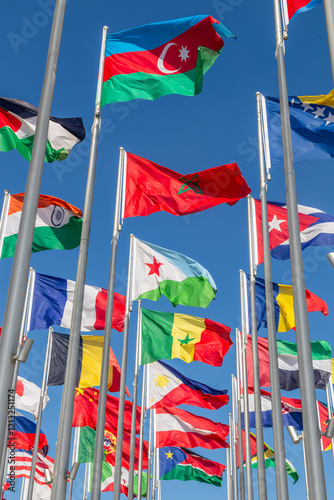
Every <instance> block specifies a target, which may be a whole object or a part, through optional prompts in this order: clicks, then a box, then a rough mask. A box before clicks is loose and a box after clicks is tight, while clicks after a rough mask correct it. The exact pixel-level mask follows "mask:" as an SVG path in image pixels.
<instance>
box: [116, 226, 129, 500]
mask: <svg viewBox="0 0 334 500" xmlns="http://www.w3.org/2000/svg"><path fill="white" fill-rule="evenodd" d="M132 261H133V234H130V250H129V267H128V281H127V286H126V301H125V318H124V332H123V352H122V367H121V383H120V389H119V406H118V422H117V438H116V458H115V482H114V493H113V500H119V498H120V494H121V473H122V450H123V427H124V400H125V382H126V368H127V361H128V343H129V322H130V312H131V310H132V297H131V296H132V293H131V288H132V267H133V263H132Z"/></svg>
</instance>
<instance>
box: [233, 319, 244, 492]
mask: <svg viewBox="0 0 334 500" xmlns="http://www.w3.org/2000/svg"><path fill="white" fill-rule="evenodd" d="M235 348H236V358H237V379H236V386H237V413H238V451H239V489H240V500H245V494H246V493H245V479H244V476H245V475H244V447H243V443H242V424H241V394H240V379H241V377H240V372H241V366H240V346H239V330H238V329H237V328H236V329H235Z"/></svg>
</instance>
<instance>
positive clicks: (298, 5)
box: [281, 0, 320, 26]
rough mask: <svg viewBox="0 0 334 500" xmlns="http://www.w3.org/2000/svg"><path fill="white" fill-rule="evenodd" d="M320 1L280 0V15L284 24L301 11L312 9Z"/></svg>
mask: <svg viewBox="0 0 334 500" xmlns="http://www.w3.org/2000/svg"><path fill="white" fill-rule="evenodd" d="M318 3H320V0H282V3H281V5H282V15H283V19H284V23H285V26H287V25H288V24H289V22H290V21H291V19H292V18H293V17H295V16H297V15H298V14H300V13H301V12H306V11H307V10H310V9H313V7H316V6H317V5H318Z"/></svg>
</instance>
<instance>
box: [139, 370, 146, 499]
mask: <svg viewBox="0 0 334 500" xmlns="http://www.w3.org/2000/svg"><path fill="white" fill-rule="evenodd" d="M145 381H146V365H144V366H143V377H142V390H141V407H140V433H139V457H138V488H137V491H138V492H139V493H138V494H137V496H138V495H141V490H142V482H143V480H142V478H143V441H144V424H145V418H146V409H145V392H146V390H145V389H146V384H145ZM147 476H148V474H147ZM147 482H148V477H147V479H146V483H147ZM146 487H147V486H146Z"/></svg>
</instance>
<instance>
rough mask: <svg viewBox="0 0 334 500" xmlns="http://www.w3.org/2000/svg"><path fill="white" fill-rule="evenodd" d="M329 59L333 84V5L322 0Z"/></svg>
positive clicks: (328, 0) (329, 1)
mask: <svg viewBox="0 0 334 500" xmlns="http://www.w3.org/2000/svg"><path fill="white" fill-rule="evenodd" d="M324 9H325V18H326V28H327V38H328V47H329V57H330V61H331V69H332V79H333V82H334V5H333V0H324Z"/></svg>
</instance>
